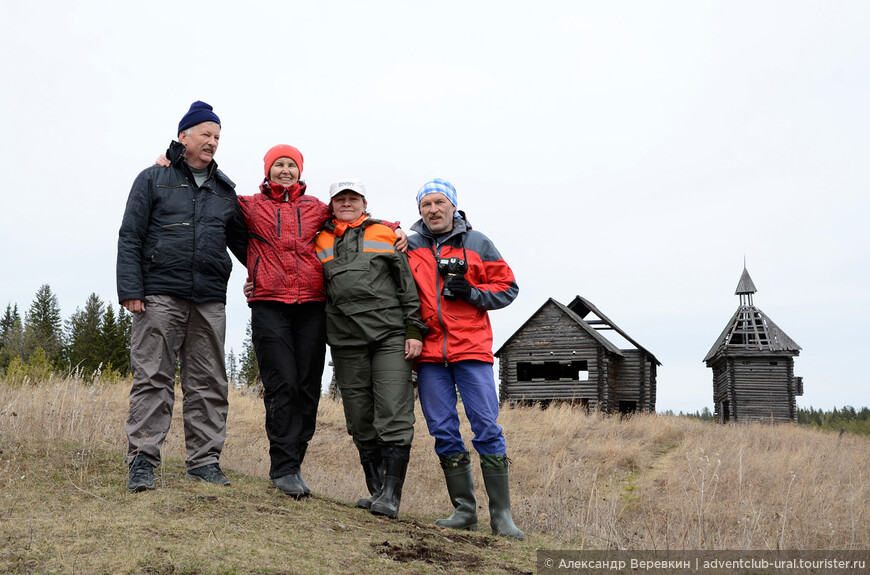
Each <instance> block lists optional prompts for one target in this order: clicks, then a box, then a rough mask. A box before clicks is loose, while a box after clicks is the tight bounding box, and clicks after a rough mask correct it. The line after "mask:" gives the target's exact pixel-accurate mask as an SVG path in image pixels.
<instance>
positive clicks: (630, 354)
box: [613, 349, 655, 412]
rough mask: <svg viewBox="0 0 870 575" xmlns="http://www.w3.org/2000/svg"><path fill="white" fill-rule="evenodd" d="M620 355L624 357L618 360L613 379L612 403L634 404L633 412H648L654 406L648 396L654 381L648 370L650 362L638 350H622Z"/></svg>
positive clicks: (653, 402)
mask: <svg viewBox="0 0 870 575" xmlns="http://www.w3.org/2000/svg"><path fill="white" fill-rule="evenodd" d="M622 353H623V354H624V357H622V358H620V361H619V362H618V370H617V371H616V372H615V373H614V377H613V381H614V402H615V403H616V404H617V405H619V402H634V403H635V411H638V412H649V411H651V410H652V409H654V407H653V406H655V401H654V400H651V398H650V397H649V395H648V390H650V389H651V388H652V387H653V381H654V380H652V379H651V370H650V365H651V364H652V362H651V361H649V359H648V358H647V356H646V354H644V353H643V352H641V351H640V350H638V349H624V350H622ZM653 366H654V364H653Z"/></svg>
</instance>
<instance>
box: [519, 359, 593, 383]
mask: <svg viewBox="0 0 870 575" xmlns="http://www.w3.org/2000/svg"><path fill="white" fill-rule="evenodd" d="M517 381H589V367H588V365H587V362H585V361H533V362H520V363H517Z"/></svg>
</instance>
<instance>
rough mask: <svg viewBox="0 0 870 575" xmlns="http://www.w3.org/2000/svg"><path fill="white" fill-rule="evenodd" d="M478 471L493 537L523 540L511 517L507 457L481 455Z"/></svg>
mask: <svg viewBox="0 0 870 575" xmlns="http://www.w3.org/2000/svg"><path fill="white" fill-rule="evenodd" d="M480 470H481V471H482V472H483V484H484V485H485V486H486V494H487V496H488V497H489V525H490V527H492V534H493V535H504V536H505V537H510V538H512V539H519V540H520V541H522V540H523V539H524V537H525V536H524V535H523V532H522V531H520V530H519V528H518V527H517V526H516V525H514V520H513V517H511V494H510V487H509V485H508V458H507V455H481V456H480Z"/></svg>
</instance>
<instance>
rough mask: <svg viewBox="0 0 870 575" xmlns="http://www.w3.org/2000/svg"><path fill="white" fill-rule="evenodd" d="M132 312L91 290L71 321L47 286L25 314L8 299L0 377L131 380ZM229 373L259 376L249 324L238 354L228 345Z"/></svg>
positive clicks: (248, 379) (236, 379) (238, 378)
mask: <svg viewBox="0 0 870 575" xmlns="http://www.w3.org/2000/svg"><path fill="white" fill-rule="evenodd" d="M131 327H132V316H131V315H130V313H128V312H127V310H125V309H124V308H123V307H121V306H120V305H119V306H118V307H117V308H115V307H113V306H112V305H110V304H109V303H107V302H104V301H103V300H101V299H100V298H99V296H97V294H94V293H92V294H91V295H90V296H88V298H87V300H86V301H85V302H84V304H83V305H82V306H81V307H78V308H76V311H75V312H74V313H73V314H72V315H71V316H70V317H69V318H67V319H66V320H64V319H63V318H62V317H61V314H60V304H59V303H58V299H57V296H56V295H55V294H54V293H53V292H52V290H51V287H50V286H49V285H48V284H44V285H42V286H41V287H40V288H39V289H38V290H37V292H36V295H35V296H34V299H33V303H31V304H30V307H29V308H28V310H27V311H26V312H24V313H23V314H22V313H21V312H20V311H19V309H18V304H17V303H16V304H13V303H11V302H10V303H8V304H7V305H6V311H5V313H3V314H2V315H0V375H2V376H3V377H4V379H5V380H6V381H7V382H11V383H26V382H37V381H43V380H45V379H48V378H50V377H52V376H59V377H77V378H82V379H84V380H87V381H91V380H93V379H96V378H98V377H101V378H103V379H121V378H126V377H127V376H128V375H129V373H130V330H131ZM229 349H230V351H229V353H228V354H227V357H226V366H227V377H228V379H229V380H230V382H232V383H233V384H239V385H249V384H252V383H255V382H256V381H257V379H258V378H259V368H258V366H257V360H256V356H255V354H254V348H253V345H252V344H251V334H250V325H249V328H248V332H247V337H246V339H245V341H244V342H243V343H242V353H241V354H239V355H238V356H237V355H236V354H235V352H234V351H233V350H232V348H229Z"/></svg>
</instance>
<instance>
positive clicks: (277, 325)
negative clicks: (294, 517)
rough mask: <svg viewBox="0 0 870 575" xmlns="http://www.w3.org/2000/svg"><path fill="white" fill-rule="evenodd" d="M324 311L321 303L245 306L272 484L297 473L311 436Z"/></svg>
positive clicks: (322, 351)
mask: <svg viewBox="0 0 870 575" xmlns="http://www.w3.org/2000/svg"><path fill="white" fill-rule="evenodd" d="M324 309H325V304H324V303H323V302H309V303H300V304H284V303H278V302H253V303H251V340H252V342H253V344H254V350H255V351H256V353H257V362H258V363H259V364H260V377H261V378H262V379H263V389H264V393H263V401H264V403H265V404H266V435H267V436H268V437H269V457H270V459H271V466H270V468H269V477H271V478H273V479H274V478H276V477H282V476H284V475H287V474H289V473H296V472H297V471H299V467H300V466H301V465H302V460H303V459H304V458H305V450H306V449H307V448H308V442H309V441H310V440H311V437H312V436H313V435H314V427H315V423H316V419H317V405H318V404H319V402H320V389H321V387H320V386H321V377H322V376H323V363H324V360H325V359H326V315H325V313H324Z"/></svg>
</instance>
